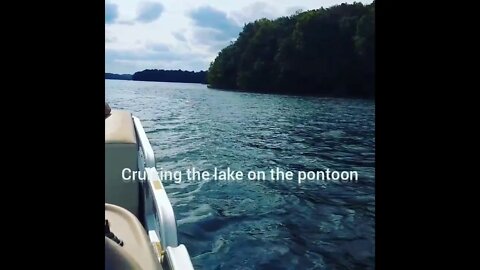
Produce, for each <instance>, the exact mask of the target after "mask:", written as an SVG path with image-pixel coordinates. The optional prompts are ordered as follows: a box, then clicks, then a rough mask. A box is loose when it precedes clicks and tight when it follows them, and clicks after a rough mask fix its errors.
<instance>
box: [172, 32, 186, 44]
mask: <svg viewBox="0 0 480 270" xmlns="http://www.w3.org/2000/svg"><path fill="white" fill-rule="evenodd" d="M172 35H173V37H174V38H175V39H176V40H178V41H182V42H186V41H187V38H186V37H185V35H184V34H183V33H182V32H173V33H172Z"/></svg>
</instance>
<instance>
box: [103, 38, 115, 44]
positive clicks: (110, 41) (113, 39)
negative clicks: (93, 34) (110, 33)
mask: <svg viewBox="0 0 480 270" xmlns="http://www.w3.org/2000/svg"><path fill="white" fill-rule="evenodd" d="M116 41H117V38H116V37H105V43H114V42H116Z"/></svg>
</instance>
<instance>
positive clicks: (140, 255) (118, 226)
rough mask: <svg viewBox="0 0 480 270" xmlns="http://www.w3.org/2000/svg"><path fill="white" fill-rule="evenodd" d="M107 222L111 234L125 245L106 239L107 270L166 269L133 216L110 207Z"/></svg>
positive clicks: (117, 207) (106, 217) (106, 209)
mask: <svg viewBox="0 0 480 270" xmlns="http://www.w3.org/2000/svg"><path fill="white" fill-rule="evenodd" d="M105 219H107V220H108V222H109V224H110V231H111V232H112V233H113V234H115V236H116V237H118V239H120V240H121V241H123V246H120V245H119V244H117V243H116V242H114V241H112V240H111V239H109V238H107V237H105V269H112V270H114V269H141V270H160V269H162V266H161V264H160V262H159V260H158V257H157V256H156V254H155V252H154V247H153V245H152V243H151V242H150V240H149V238H148V236H147V233H146V231H145V229H144V228H143V226H142V224H141V223H140V221H139V220H138V219H137V218H136V217H135V216H134V215H133V214H132V213H130V212H129V211H128V210H126V209H125V208H122V207H119V206H116V205H112V204H107V203H106V204H105Z"/></svg>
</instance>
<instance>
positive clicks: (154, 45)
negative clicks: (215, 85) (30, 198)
mask: <svg viewBox="0 0 480 270" xmlns="http://www.w3.org/2000/svg"><path fill="white" fill-rule="evenodd" d="M343 2H345V1H339V0H327V1H320V0H243V1H225V0H182V1H178V0H158V1H156V2H145V1H143V0H108V1H107V2H106V4H105V8H106V14H105V33H106V37H105V50H106V56H105V71H106V72H112V73H134V72H136V71H140V70H143V69H148V68H164V69H184V70H195V71H199V70H206V69H208V66H209V64H210V61H212V60H213V59H214V58H215V56H216V55H217V54H218V51H219V50H220V49H221V48H223V47H225V46H226V45H228V44H229V43H230V41H231V40H234V39H235V38H236V37H237V35H238V33H239V31H240V30H241V28H242V26H243V24H244V23H246V22H249V21H253V20H256V19H260V18H263V17H266V18H275V17H278V16H284V15H290V14H292V13H294V12H295V11H296V10H297V9H303V10H309V9H316V8H320V7H322V6H323V7H329V6H332V5H334V4H340V3H343ZM346 2H349V3H352V2H353V1H346ZM357 2H358V1H357ZM360 2H363V3H371V2H372V1H360Z"/></svg>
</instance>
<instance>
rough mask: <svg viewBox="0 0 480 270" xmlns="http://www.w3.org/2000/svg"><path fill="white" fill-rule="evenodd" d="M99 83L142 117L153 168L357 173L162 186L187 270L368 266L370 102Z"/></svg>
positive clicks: (116, 104) (371, 248)
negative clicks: (346, 178)
mask: <svg viewBox="0 0 480 270" xmlns="http://www.w3.org/2000/svg"><path fill="white" fill-rule="evenodd" d="M105 84H106V98H107V101H108V102H109V104H110V106H111V107H112V108H114V109H126V110H129V111H131V112H132V113H133V114H134V115H136V116H138V117H139V118H140V119H141V120H142V123H143V125H144V127H145V130H146V132H147V135H148V137H149V138H150V140H151V143H152V146H153V148H154V151H155V154H156V162H157V169H158V170H159V171H161V170H164V171H167V170H168V171H183V172H185V170H186V169H188V168H191V167H195V168H196V169H198V170H207V171H210V172H212V171H213V169H214V167H217V168H218V169H219V170H225V169H226V168H227V167H230V168H231V169H232V170H240V171H242V172H244V173H245V175H246V173H247V172H248V171H251V170H254V171H266V172H268V173H269V171H270V169H274V168H277V167H278V168H281V169H282V170H284V171H287V170H289V171H293V172H295V174H296V172H297V171H320V170H326V169H327V168H328V169H330V170H337V171H342V170H348V171H352V170H356V171H358V176H359V179H358V182H350V183H338V182H337V183H335V182H332V181H307V182H303V183H301V184H298V182H297V178H296V177H294V180H292V181H268V180H267V181H251V180H248V179H246V180H241V181H220V180H212V181H186V175H183V177H182V178H183V181H182V182H181V183H172V182H168V181H164V185H165V187H166V190H167V193H168V194H169V196H170V199H171V201H172V204H173V205H174V210H175V213H176V217H177V220H178V225H179V240H180V242H182V243H184V244H185V245H186V246H187V248H188V250H189V253H190V255H191V256H192V260H193V263H194V266H195V268H196V269H374V267H375V264H374V259H375V257H374V254H375V245H374V241H375V228H374V227H375V220H374V219H375V178H374V175H375V155H374V153H375V132H374V131H375V125H374V118H375V104H374V102H372V101H364V100H348V99H326V98H315V97H294V96H282V95H265V94H252V93H236V92H226V91H218V90H212V89H207V88H206V87H205V86H204V85H199V84H180V83H178V84H176V83H158V82H134V81H111V80H106V81H105ZM245 178H246V177H245Z"/></svg>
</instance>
